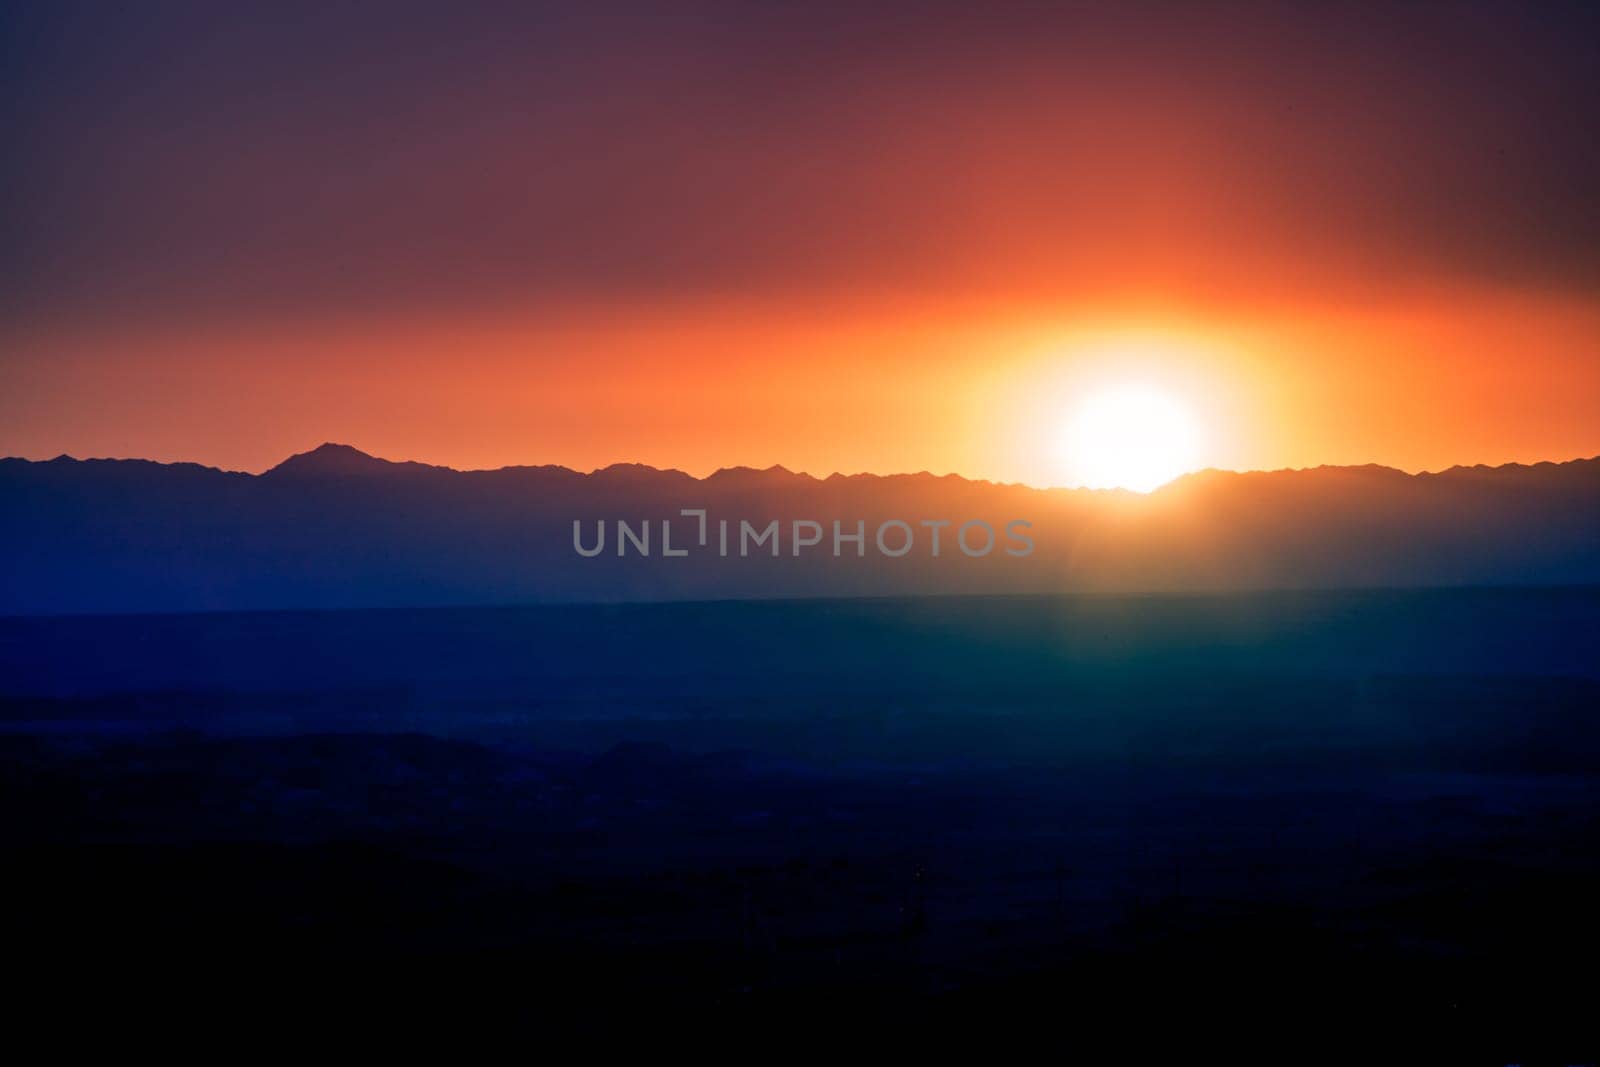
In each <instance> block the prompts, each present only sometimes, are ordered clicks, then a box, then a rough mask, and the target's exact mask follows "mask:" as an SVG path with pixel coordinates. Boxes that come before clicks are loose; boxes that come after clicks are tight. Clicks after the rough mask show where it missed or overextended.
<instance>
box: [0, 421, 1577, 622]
mask: <svg viewBox="0 0 1600 1067" xmlns="http://www.w3.org/2000/svg"><path fill="white" fill-rule="evenodd" d="M684 508H704V509H706V511H707V512H708V517H709V519H710V522H711V529H710V537H709V539H708V540H709V544H708V545H707V546H705V547H701V546H700V545H699V544H698V526H697V523H696V520H694V519H692V518H684V517H682V516H681V515H680V514H679V513H680V510H681V509H684ZM617 519H623V520H627V521H628V522H630V523H631V524H633V526H634V528H635V529H637V527H638V525H639V524H640V523H641V522H642V521H646V520H648V521H649V522H650V524H651V538H652V540H651V548H652V555H651V556H650V557H649V558H639V557H638V556H635V555H631V554H630V555H629V556H626V557H623V558H619V557H618V556H617V555H616V532H615V520H617ZM664 519H670V520H673V544H674V547H677V548H682V547H687V548H689V549H690V550H691V554H690V555H688V556H687V557H681V558H680V557H674V558H663V557H662V556H661V555H660V550H661V541H660V537H661V532H660V523H661V521H662V520H664ZM719 519H727V520H729V524H730V535H731V538H730V542H731V543H730V552H731V554H730V556H729V557H728V558H722V557H720V556H719V555H718V554H717V535H716V524H717V521H718V520H719ZM772 519H778V520H780V521H781V524H782V538H783V541H782V550H781V555H780V556H779V557H778V558H773V557H771V556H770V555H768V554H767V551H768V550H766V549H764V548H762V549H755V550H754V552H753V554H752V555H751V556H749V557H745V558H741V557H740V556H739V554H738V552H739V549H738V531H739V523H740V520H748V521H749V522H751V523H752V524H754V525H756V526H758V527H760V526H764V525H765V524H766V523H767V522H769V521H770V520H772ZM801 519H810V520H814V521H817V522H819V523H821V524H822V525H823V528H824V541H823V543H822V544H821V545H818V546H816V547H813V548H808V549H806V550H805V551H804V553H803V554H802V555H801V556H800V557H798V558H796V557H795V556H793V555H792V554H791V553H792V550H791V543H790V538H791V525H790V524H791V523H792V522H793V521H794V520H801ZM835 519H838V520H841V521H842V522H843V523H844V526H845V532H847V533H848V532H853V529H854V524H855V522H856V521H857V520H862V521H864V522H865V524H866V531H867V543H866V556H865V558H857V557H855V556H854V555H853V554H852V553H853V552H854V546H853V545H851V544H846V545H845V555H844V556H843V557H841V558H835V557H834V556H833V555H832V546H831V526H832V522H833V520H835ZM888 519H902V520H904V521H906V522H908V523H910V524H911V525H912V526H913V528H914V529H915V531H916V536H917V540H916V543H915V545H914V548H913V550H912V551H911V553H910V554H909V555H907V556H905V557H903V558H889V557H886V556H883V555H881V554H880V553H879V552H878V551H877V549H876V548H875V547H874V544H873V531H874V530H875V529H876V527H877V526H878V524H879V523H881V522H883V521H885V520H888ZM924 519H928V520H939V519H944V520H950V521H951V523H952V525H951V526H949V527H946V528H945V529H944V531H943V534H942V550H941V555H940V556H939V557H938V558H933V557H932V556H931V554H930V552H929V531H928V530H927V529H926V528H924V527H922V526H920V525H918V524H919V522H920V521H921V520H924ZM969 519H981V520H984V521H986V522H988V523H990V524H991V525H992V526H994V527H995V529H996V531H997V533H998V534H1000V535H1001V538H1000V540H999V541H998V544H997V548H996V550H995V551H994V552H993V553H992V554H990V555H989V556H987V557H984V558H980V559H971V558H967V557H965V556H963V555H962V554H961V553H960V552H959V550H957V549H956V547H955V545H954V540H953V539H954V536H955V531H956V527H957V526H959V524H961V523H962V522H965V521H967V520H969ZM1013 519H1023V520H1027V521H1028V522H1030V523H1031V524H1032V526H1031V528H1030V529H1029V530H1028V533H1029V534H1030V535H1031V536H1032V538H1033V540H1034V542H1035V544H1036V546H1037V548H1036V551H1035V552H1034V553H1033V555H1031V556H1028V557H1026V558H1013V557H1010V556H1007V555H1006V554H1005V553H1004V551H1003V548H1004V546H1005V545H1006V544H1007V542H1006V541H1005V540H1004V539H1003V534H1004V529H1005V525H1006V523H1007V522H1009V521H1010V520H1013ZM573 520H580V521H581V522H582V523H583V524H584V529H585V531H586V537H587V538H588V539H589V540H590V543H592V538H593V531H594V528H595V523H596V522H597V521H603V522H605V523H606V525H607V542H606V550H605V552H603V553H602V554H601V555H600V556H598V557H595V558H584V557H581V556H579V555H578V554H577V553H576V552H575V551H574V549H573V545H572V523H573ZM1597 531H1600V459H1587V460H1575V461H1572V462H1568V463H1559V464H1557V463H1540V464H1535V465H1533V466H1524V465H1519V464H1511V465H1507V466H1502V467H1492V468H1491V467H1456V468H1452V469H1451V470H1448V471H1443V472H1440V473H1437V474H1418V475H1408V474H1405V473H1403V472H1401V471H1396V470H1392V469H1389V468H1385V467H1378V466H1364V467H1320V468H1316V469H1312V470H1298V471H1273V472H1252V473H1232V472H1224V471H1204V472H1201V473H1197V474H1193V475H1189V476H1187V477H1185V478H1181V479H1179V480H1178V481H1176V482H1174V483H1172V484H1170V485H1168V486H1166V487H1165V488H1163V489H1161V490H1158V491H1157V492H1155V493H1152V494H1149V495H1148V496H1140V495H1137V494H1132V493H1123V492H1093V491H1087V490H1038V489H1031V488H1027V487H1024V486H1016V485H999V484H994V483H990V482H982V481H969V480H966V479H963V478H959V477H955V476H943V477H936V476H934V475H931V474H928V473H925V472H924V473H919V474H908V475H888V476H879V475H866V474H858V475H850V476H845V475H839V474H835V475H832V476H830V477H828V478H815V477H812V476H810V475H806V474H800V473H795V472H791V471H788V470H785V469H784V468H782V467H776V466H775V467H770V468H767V469H766V470H755V469H752V468H748V467H734V468H728V469H724V470H719V471H717V472H716V473H714V474H712V475H710V476H709V477H706V478H703V479H696V478H693V477H690V476H689V475H687V474H685V473H683V472H681V471H676V470H657V469H655V468H652V467H646V466H641V465H638V464H616V465H613V466H610V467H606V468H603V469H601V470H597V471H594V472H592V473H589V474H582V473H579V472H576V471H572V470H568V469H566V468H564V467H556V466H538V467H505V468H501V469H499V470H481V471H456V470H452V469H450V468H447V467H437V466H430V465H427V464H422V463H393V462H389V461H387V460H383V459H378V458H375V457H373V456H370V455H367V454H366V453H364V452H361V451H359V450H357V449H355V448H352V447H350V446H348V445H335V444H326V445H323V446H321V447H320V448H317V449H315V450H313V451H310V452H306V453H303V454H300V455H296V456H293V457H290V458H289V459H288V460H285V461H284V462H283V463H281V464H279V465H278V466H276V467H274V468H272V469H271V470H268V471H266V472H265V473H263V474H260V475H250V474H241V473H236V472H228V471H221V470H215V469H212V468H208V467H202V466H198V465H195V464H170V465H166V464H157V463H151V462H147V461H142V460H76V459H72V458H70V457H67V456H61V457H58V458H56V459H53V460H49V461H47V462H30V461H27V460H21V459H6V460H0V612H4V613H7V614H33V613H39V614H47V613H56V612H99V611H167V610H234V609H254V608H291V607H296V608H298V607H308V608H332V607H378V606H400V605H419V606H420V605H436V604H438V605H443V604H472V603H505V602H518V601H546V602H570V601H624V600H659V599H717V598H745V597H758V598H759V597H794V596H858V595H898V594H922V593H927V594H935V593H938V594H951V593H958V594H959V593H1055V592H1075V591H1079V592H1141V591H1190V590H1237V589H1272V588H1287V589H1297V588H1350V587H1417V586H1459V585H1561V584H1588V583H1594V582H1597V581H1600V538H1597V536H1596V534H1597ZM901 536H902V535H900V534H899V533H894V534H893V535H892V537H891V545H893V546H897V545H898V544H899V538H900V537H901ZM974 538H975V541H974V543H976V542H977V541H979V540H981V531H977V530H975V531H974Z"/></svg>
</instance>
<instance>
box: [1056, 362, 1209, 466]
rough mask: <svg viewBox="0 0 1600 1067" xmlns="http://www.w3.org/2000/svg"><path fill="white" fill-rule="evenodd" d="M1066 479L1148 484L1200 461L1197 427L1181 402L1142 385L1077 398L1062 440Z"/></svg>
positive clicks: (1103, 389) (1190, 413)
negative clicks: (1080, 399)
mask: <svg viewBox="0 0 1600 1067" xmlns="http://www.w3.org/2000/svg"><path fill="white" fill-rule="evenodd" d="M1062 448H1063V452H1064V456H1063V458H1064V459H1065V461H1066V465H1067V471H1068V473H1069V475H1070V476H1071V478H1072V481H1073V482H1074V483H1075V484H1077V485H1081V486H1084V487H1087V488H1090V489H1132V490H1134V491H1135V492H1140V493H1148V492H1150V491H1151V490H1152V489H1156V488H1158V487H1159V486H1162V485H1165V484H1166V483H1167V482H1170V481H1172V479H1174V478H1176V477H1178V476H1179V475H1180V474H1185V473H1187V472H1188V471H1191V470H1194V469H1195V468H1196V467H1198V466H1199V465H1200V452H1201V449H1200V429H1199V426H1198V425H1197V424H1196V422H1195V418H1194V415H1193V413H1192V412H1191V411H1190V410H1189V408H1188V407H1187V406H1185V405H1184V404H1183V403H1181V402H1180V401H1178V400H1177V399H1176V398H1174V397H1172V396H1170V395H1169V394H1167V393H1165V392H1163V391H1161V390H1160V389H1156V388H1153V387H1150V386H1146V385H1132V384H1127V385H1116V386H1110V387H1104V388H1101V389H1098V390H1096V391H1094V392H1092V393H1090V394H1088V395H1087V396H1085V397H1084V398H1083V400H1082V401H1081V402H1080V403H1079V404H1078V406H1077V408H1076V409H1075V410H1074V411H1072V413H1071V414H1070V415H1069V417H1068V420H1067V424H1066V431H1065V434H1064V437H1063V441H1062Z"/></svg>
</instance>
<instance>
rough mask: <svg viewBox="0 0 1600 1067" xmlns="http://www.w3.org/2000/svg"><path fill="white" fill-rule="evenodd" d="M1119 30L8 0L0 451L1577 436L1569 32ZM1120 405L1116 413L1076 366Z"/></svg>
mask: <svg viewBox="0 0 1600 1067" xmlns="http://www.w3.org/2000/svg"><path fill="white" fill-rule="evenodd" d="M1158 14H1159V16H1160V17H1156V13H1146V14H1145V15H1140V16H1138V17H1134V16H1133V15H1130V14H1129V13H1128V8H1127V5H1122V4H1109V3H1108V4H1102V5H1097V4H1086V5H1061V6H1060V7H1059V9H1058V8H1057V7H1054V6H1046V7H1017V8H1011V7H1009V6H1006V5H1001V7H1000V8H999V9H997V10H995V11H987V10H986V11H984V12H983V13H982V14H981V16H980V15H979V14H978V13H977V11H976V9H971V10H969V9H968V8H967V7H965V6H963V7H951V8H943V7H939V6H938V5H934V6H932V7H920V6H919V8H918V9H917V10H916V12H915V17H900V16H899V15H895V14H893V13H891V12H888V11H887V10H885V11H883V12H874V11H868V10H862V9H861V8H860V7H857V6H833V5H827V4H823V5H817V6H815V7H813V6H812V5H805V6H804V9H803V10H801V9H798V8H796V9H794V10H789V9H788V8H786V7H782V6H775V7H770V9H769V6H757V7H756V8H749V7H741V6H737V5H735V6H729V7H727V8H726V9H723V8H721V7H717V6H716V5H712V7H710V8H707V9H706V10H704V11H699V13H698V14H693V13H689V12H677V11H674V12H673V13H672V14H671V15H670V16H669V15H667V14H666V13H664V12H663V11H660V10H656V9H653V8H640V9H639V10H637V11H634V10H632V9H631V8H627V7H626V5H624V9H622V10H618V11H616V12H612V13H610V14H592V13H588V12H585V11H584V10H582V9H576V8H575V9H574V10H573V11H572V12H571V13H570V15H569V17H565V18H562V19H559V20H553V21H552V20H549V19H544V18H541V17H538V15H537V12H536V10H535V9H533V8H530V9H529V10H528V12H526V13H522V14H519V13H517V12H515V11H506V12H500V13H499V14H497V15H496V16H495V18H493V19H474V18H468V17H466V16H461V17H460V18H459V19H452V18H447V17H446V16H444V15H443V14H434V13H427V12H411V11H409V10H408V11H407V12H405V13H404V14H402V13H400V12H396V13H394V15H393V17H392V18H386V19H385V20H384V25H383V26H382V27H381V32H378V31H377V30H375V28H374V27H373V26H372V25H371V24H370V21H369V20H367V19H365V18H364V17H362V16H360V15H359V13H357V12H353V11H346V10H344V9H343V8H342V7H339V6H337V5H334V6H330V7H329V9H328V10H322V9H321V7H320V6H319V7H313V8H307V9H306V10H304V11H300V10H299V9H297V10H296V12H295V13H294V14H293V16H292V17H290V16H289V15H287V14H286V15H285V16H284V18H282V19H279V20H257V21H249V24H248V25H246V24H243V23H232V22H228V21H227V19H226V17H225V16H224V15H223V14H221V13H220V12H212V11H210V10H209V8H207V7H206V6H205V5H201V6H198V7H193V8H191V7H181V6H180V7H178V8H173V9H171V10H167V9H163V10H162V11H160V12H121V11H119V10H117V9H115V8H112V9H108V10H106V11H105V12H103V13H101V14H100V15H98V16H97V18H98V19H99V20H100V21H101V22H102V23H104V25H100V26H98V27H97V29H96V32H94V33H84V32H81V28H80V27H77V26H75V25H74V24H73V23H72V22H71V20H70V19H67V17H66V16H65V15H64V14H62V13H60V12H58V11H57V10H56V9H55V8H54V7H53V6H51V5H39V7H38V9H37V10H32V11H30V13H29V15H28V19H29V22H28V25H27V26H26V27H24V28H25V29H26V30H27V32H26V33H23V32H19V33H17V34H16V37H15V39H16V40H17V41H18V42H19V44H18V50H17V56H16V60H17V61H16V62H15V63H11V64H8V65H7V70H5V71H4V72H3V73H0V78H4V79H5V81H6V85H7V88H8V90H9V91H8V92H7V97H8V99H13V100H15V101H17V121H16V122H15V123H13V124H11V127H10V128H11V129H12V130H13V132H14V134H15V139H16V143H15V144H13V145H11V146H10V147H11V148H12V151H10V152H7V153H6V157H7V160H8V162H7V164H6V177H7V195H6V201H7V214H6V219H5V221H6V223H7V225H6V230H7V240H6V241H5V242H3V243H0V276H3V277H4V278H5V279H7V284H6V285H5V286H3V287H0V454H11V455H20V456H25V457H30V458H47V457H50V456H53V455H56V454H58V453H63V452H65V453H70V454H72V455H76V456H81V457H87V456H119V457H145V458H152V459H157V460H164V461H173V460H192V461H197V462H202V463H207V464H212V465H217V466H222V467H228V468H234V469H246V470H260V469H263V468H265V467H268V466H271V465H272V464H274V463H277V462H278V461H280V460H282V459H283V458H284V457H285V456H287V455H289V454H290V453H292V452H296V451H303V450H305V449H308V448H310V447H313V446H315V445H316V444H318V443H321V442H322V441H325V440H333V441H340V442H346V443H350V444H353V445H356V446H357V447H360V448H362V449H364V450H366V451H368V452H372V453H374V454H377V455H381V456H385V457H389V458H395V459H418V460H423V461H426V462H434V463H441V464H448V465H451V466H457V467H497V466H502V465H509V464H539V463H559V464H563V465H566V466H569V467H574V468H577V469H580V470H588V469H593V468H595V467H599V466H603V465H606V464H610V463H614V462H640V463H648V464H651V465H655V466H661V467H676V468H680V469H683V470H686V471H689V472H691V473H693V474H697V475H703V474H706V473H709V472H710V471H712V470H715V469H716V468H718V467H723V466H732V465H740V464H743V465H751V466H758V467H765V466H769V465H771V464H775V463H776V464H782V465H784V466H786V467H789V468H791V469H795V470H803V471H807V472H811V473H815V474H819V475H825V474H828V473H831V472H834V471H843V472H847V473H848V472H858V471H873V472H879V473H891V472H902V471H919V470H930V471H933V472H935V473H948V472H955V473H959V474H963V475H966V476H969V477H976V478H987V479H991V480H1000V481H1019V482H1025V483H1028V484H1033V485H1039V486H1062V485H1076V484H1110V483H1117V484H1124V485H1131V484H1135V483H1137V484H1138V485H1139V486H1140V487H1146V488H1147V487H1148V486H1149V483H1150V482H1151V481H1152V480H1153V479H1158V478H1160V477H1162V476H1164V475H1165V474H1166V473H1168V472H1170V471H1177V470H1179V469H1187V468H1189V467H1192V466H1197V465H1198V466H1217V467H1224V468H1235V469H1260V468H1278V467H1300V466H1314V465H1319V464H1352V463H1371V462H1375V463H1382V464H1387V465H1390V466H1394V467H1399V468H1402V469H1406V470H1423V469H1440V468H1444V467H1448V466H1451V465H1455V464H1473V463H1502V462H1507V461H1524V462H1529V461H1538V460H1546V459H1550V460H1563V459H1570V458H1574V457H1578V456H1588V455H1593V454H1596V453H1600V282H1597V279H1600V212H1597V211H1596V203H1597V198H1596V197H1595V196H1594V195H1593V194H1594V188H1595V187H1596V183H1597V182H1600V157H1597V156H1596V154H1595V152H1594V141H1593V137H1592V131H1593V128H1594V125H1595V122H1596V121H1600V89H1597V84H1600V83H1597V80H1596V79H1595V78H1594V77H1593V71H1592V55H1591V54H1590V49H1589V48H1588V44H1587V42H1588V41H1589V40H1591V39H1592V35H1590V34H1585V33H1583V32H1574V31H1573V30H1572V29H1571V28H1570V27H1563V26H1562V25H1560V24H1559V22H1558V21H1556V20H1551V19H1545V18H1541V17H1539V16H1538V14H1537V13H1536V12H1533V11H1532V10H1531V9H1530V10H1529V11H1527V12H1524V11H1522V10H1521V9H1517V8H1513V7H1510V6H1508V7H1507V8H1506V9H1505V11H1504V12H1501V13H1499V14H1497V15H1496V17H1495V18H1494V19H1473V18H1467V17H1461V16H1459V15H1458V14H1456V13H1453V12H1451V11H1449V10H1448V9H1444V8H1441V9H1434V8H1431V7H1416V8H1409V7H1408V8H1405V9H1403V10H1398V11H1396V10H1391V9H1389V8H1378V7H1374V8H1372V9H1371V10H1370V11H1369V10H1368V9H1366V8H1360V7H1352V8H1350V9H1348V10H1345V9H1343V8H1342V6H1340V7H1338V8H1333V9H1326V10H1325V9H1322V8H1318V7H1315V6H1312V5H1282V6H1280V7H1271V6H1270V5H1269V6H1263V7H1261V8H1259V9H1258V8H1256V7H1253V6H1245V7H1240V8H1231V7H1217V8H1213V7H1210V6H1203V7H1191V6H1188V5H1173V6H1171V7H1164V8H1161V9H1160V10H1159V12H1158ZM58 20H64V21H58ZM119 20H127V22H128V25H126V26H123V27H121V28H120V29H119V27H118V25H117V23H118V21H119ZM214 23H215V24H214ZM130 35H137V37H138V40H139V42H140V47H138V48H127V47H119V46H118V44H117V42H119V41H122V40H124V39H126V38H128V37H129V36H130ZM1417 41H1427V42H1429V46H1428V50H1427V51H1428V56H1429V57H1431V60H1432V62H1430V63H1429V64H1421V63H1419V61H1418V52H1417V48H1416V46H1415V42H1417ZM1445 57H1449V58H1448V61H1446V58H1445ZM289 71H292V76H291V75H290V74H288V73H286V72H289ZM1135 386H1137V387H1138V388H1140V389H1145V390H1147V391H1148V392H1149V393H1150V394H1151V395H1157V396H1160V397H1163V398H1165V399H1164V400H1161V401H1159V402H1155V403H1154V405H1153V406H1152V405H1150V404H1146V405H1145V409H1144V414H1142V415H1137V416H1136V419H1135V421H1137V420H1138V419H1143V420H1145V426H1144V428H1143V429H1140V428H1138V427H1133V428H1131V429H1130V430H1129V432H1130V433H1132V435H1133V436H1132V438H1131V440H1132V441H1133V444H1129V443H1128V440H1127V439H1123V438H1119V437H1118V435H1117V434H1115V433H1112V432H1111V428H1115V426H1116V425H1117V424H1118V423H1119V419H1118V418H1117V417H1115V416H1113V415H1108V414H1107V411H1106V409H1105V408H1104V407H1101V408H1099V409H1096V408H1094V407H1093V404H1094V403H1095V401H1093V397H1095V396H1097V395H1101V394H1104V393H1105V392H1106V391H1107V390H1112V391H1115V390H1116V389H1119V388H1131V387H1135ZM1086 404H1087V405H1090V407H1089V408H1088V409H1087V410H1086V409H1085V405H1086ZM1161 404H1168V405H1170V406H1171V408H1172V410H1174V411H1180V412H1181V413H1182V414H1181V418H1182V420H1183V421H1185V422H1186V423H1190V424H1192V425H1189V426H1188V428H1187V429H1184V430H1183V431H1182V433H1180V434H1178V435H1177V437H1176V438H1174V439H1173V440H1169V441H1166V442H1165V443H1162V441H1161V440H1160V439H1159V434H1160V433H1166V432H1168V431H1172V430H1173V427H1172V426H1171V425H1165V424H1166V423H1169V422H1170V421H1171V420H1170V419H1168V420H1163V419H1162V418H1161V417H1159V414H1158V413H1156V411H1155V409H1158V408H1159V407H1160V406H1161ZM1111 406H1112V408H1115V406H1116V405H1115V403H1113V404H1112V405H1111ZM1134 407H1135V408H1138V407H1139V405H1137V404H1135V405H1134ZM1074 420H1077V422H1078V423H1083V422H1085V420H1087V422H1088V423H1095V422H1097V420H1098V421H1099V422H1104V423H1108V425H1107V426H1101V428H1100V429H1096V430H1094V431H1093V433H1091V434H1090V435H1089V438H1087V439H1074V437H1073V435H1074V433H1076V432H1078V431H1076V430H1074V428H1073V427H1074V424H1075V423H1074ZM1079 428H1080V429H1081V426H1080V427H1079ZM1158 431H1159V432H1158ZM1178 438H1181V440H1179V439H1178ZM1064 441H1066V442H1068V444H1066V445H1064V443H1063V442H1064ZM1096 441H1098V442H1100V444H1099V445H1096V444H1094V442H1096ZM1141 442H1142V443H1143V444H1149V445H1150V446H1151V447H1152V448H1153V449H1154V452H1153V453H1152V454H1151V455H1149V456H1146V457H1145V458H1144V459H1140V460H1137V462H1136V461H1135V460H1136V457H1135V456H1134V455H1133V453H1134V452H1137V451H1138V450H1139V448H1136V447H1135V446H1136V445H1138V446H1139V447H1143V445H1142V444H1140V443H1141ZM1097 450H1098V453H1099V454H1095V453H1096V452H1097ZM1111 453H1117V454H1116V455H1113V454H1111Z"/></svg>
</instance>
